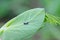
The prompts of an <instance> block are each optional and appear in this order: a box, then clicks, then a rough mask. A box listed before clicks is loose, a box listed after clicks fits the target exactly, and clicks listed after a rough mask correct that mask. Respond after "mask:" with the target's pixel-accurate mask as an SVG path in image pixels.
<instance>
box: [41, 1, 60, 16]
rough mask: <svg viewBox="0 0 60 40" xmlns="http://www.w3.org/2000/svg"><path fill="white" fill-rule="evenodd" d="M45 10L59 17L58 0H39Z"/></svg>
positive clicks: (59, 7)
mask: <svg viewBox="0 0 60 40" xmlns="http://www.w3.org/2000/svg"><path fill="white" fill-rule="evenodd" d="M41 3H43V5H44V7H45V9H46V11H47V12H48V13H50V14H53V15H55V16H58V17H60V0H41Z"/></svg>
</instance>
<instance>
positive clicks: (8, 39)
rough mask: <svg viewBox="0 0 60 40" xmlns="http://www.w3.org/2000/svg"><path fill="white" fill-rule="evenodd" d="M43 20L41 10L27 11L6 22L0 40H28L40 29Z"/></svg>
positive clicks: (0, 30)
mask: <svg viewBox="0 0 60 40" xmlns="http://www.w3.org/2000/svg"><path fill="white" fill-rule="evenodd" d="M44 18H45V11H44V9H43V8H35V9H31V10H28V11H26V12H24V13H22V14H20V15H18V16H17V17H15V18H13V19H12V20H10V21H9V22H7V23H6V24H5V25H4V26H3V27H2V28H1V29H0V33H1V32H2V30H3V33H2V34H1V35H2V40H28V39H29V38H31V37H32V36H33V35H34V34H35V33H36V32H37V31H38V30H39V29H40V28H41V25H42V23H43V21H44Z"/></svg>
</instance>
